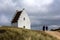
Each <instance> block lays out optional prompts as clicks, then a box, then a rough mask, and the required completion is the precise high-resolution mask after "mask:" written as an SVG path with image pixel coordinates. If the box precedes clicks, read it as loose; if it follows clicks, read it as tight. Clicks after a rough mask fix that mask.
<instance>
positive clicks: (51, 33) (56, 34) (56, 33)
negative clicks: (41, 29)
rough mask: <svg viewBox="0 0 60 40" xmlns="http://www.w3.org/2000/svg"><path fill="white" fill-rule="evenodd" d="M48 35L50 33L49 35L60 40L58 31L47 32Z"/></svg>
mask: <svg viewBox="0 0 60 40" xmlns="http://www.w3.org/2000/svg"><path fill="white" fill-rule="evenodd" d="M45 32H46V33H48V34H49V35H52V36H54V37H56V38H58V39H60V32H57V31H45Z"/></svg>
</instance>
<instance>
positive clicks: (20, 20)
mask: <svg viewBox="0 0 60 40" xmlns="http://www.w3.org/2000/svg"><path fill="white" fill-rule="evenodd" d="M11 25H12V26H14V27H19V28H25V29H31V22H30V19H29V16H28V15H27V13H26V11H25V9H23V10H21V11H18V10H17V11H16V15H15V16H14V18H13V20H12V21H11Z"/></svg>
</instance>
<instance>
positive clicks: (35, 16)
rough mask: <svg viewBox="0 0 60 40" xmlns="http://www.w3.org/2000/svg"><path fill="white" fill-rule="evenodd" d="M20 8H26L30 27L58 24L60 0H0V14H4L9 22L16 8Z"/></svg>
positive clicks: (59, 21) (59, 20) (59, 19)
mask: <svg viewBox="0 0 60 40" xmlns="http://www.w3.org/2000/svg"><path fill="white" fill-rule="evenodd" d="M22 8H25V9H26V11H27V13H28V15H29V17H30V19H31V23H32V27H40V26H43V25H44V24H46V25H48V26H50V27H51V25H60V0H6V1H5V0H0V15H4V16H5V18H6V20H9V22H10V21H11V20H12V18H13V16H14V14H15V11H16V9H18V10H20V9H22ZM1 18H2V17H1V16H0V19H1ZM9 22H8V23H9ZM5 23H7V22H5ZM0 24H3V23H1V22H0Z"/></svg>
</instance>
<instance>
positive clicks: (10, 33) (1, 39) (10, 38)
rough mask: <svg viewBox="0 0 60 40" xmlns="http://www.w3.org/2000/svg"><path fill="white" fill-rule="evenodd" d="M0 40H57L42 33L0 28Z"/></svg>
mask: <svg viewBox="0 0 60 40" xmlns="http://www.w3.org/2000/svg"><path fill="white" fill-rule="evenodd" d="M0 40H58V39H57V38H54V37H52V36H50V35H48V34H46V33H45V32H44V31H34V30H27V29H22V28H13V27H0Z"/></svg>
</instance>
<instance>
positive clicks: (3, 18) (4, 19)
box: [0, 14, 10, 25]
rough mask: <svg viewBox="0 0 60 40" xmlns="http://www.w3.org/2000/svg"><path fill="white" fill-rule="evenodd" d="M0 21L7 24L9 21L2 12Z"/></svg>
mask: <svg viewBox="0 0 60 40" xmlns="http://www.w3.org/2000/svg"><path fill="white" fill-rule="evenodd" d="M0 23H1V24H6V25H7V24H9V23H10V21H9V19H8V17H6V16H5V15H4V14H2V15H1V16H0Z"/></svg>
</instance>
